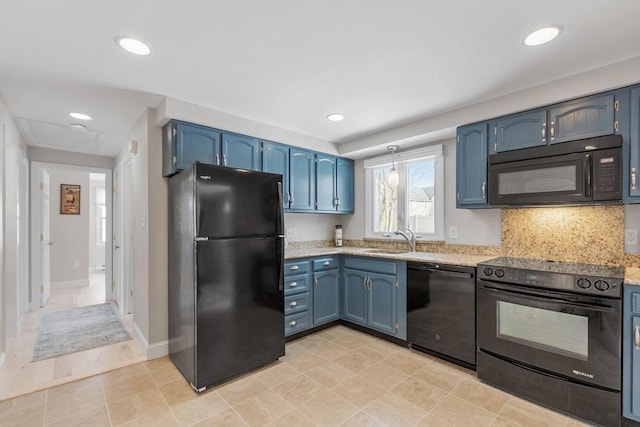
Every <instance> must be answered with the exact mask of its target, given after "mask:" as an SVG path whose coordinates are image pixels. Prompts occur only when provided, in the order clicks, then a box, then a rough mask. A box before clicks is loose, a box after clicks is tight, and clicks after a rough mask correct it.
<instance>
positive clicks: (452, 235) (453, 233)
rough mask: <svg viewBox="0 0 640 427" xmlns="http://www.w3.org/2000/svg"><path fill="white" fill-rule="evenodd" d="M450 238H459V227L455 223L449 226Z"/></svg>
mask: <svg viewBox="0 0 640 427" xmlns="http://www.w3.org/2000/svg"><path fill="white" fill-rule="evenodd" d="M449 238H450V239H457V238H458V227H456V226H455V225H452V226H450V227H449Z"/></svg>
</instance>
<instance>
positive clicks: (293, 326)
mask: <svg viewBox="0 0 640 427" xmlns="http://www.w3.org/2000/svg"><path fill="white" fill-rule="evenodd" d="M310 327H311V318H310V317H309V312H308V311H303V312H301V313H297V314H292V315H290V316H285V317H284V335H285V336H289V335H293V334H297V333H298V332H302V331H304V330H305V329H309V328H310Z"/></svg>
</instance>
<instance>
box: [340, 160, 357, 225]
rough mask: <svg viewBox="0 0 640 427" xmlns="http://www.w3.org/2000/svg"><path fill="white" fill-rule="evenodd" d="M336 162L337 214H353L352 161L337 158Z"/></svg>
mask: <svg viewBox="0 0 640 427" xmlns="http://www.w3.org/2000/svg"><path fill="white" fill-rule="evenodd" d="M336 162H337V163H336V204H337V205H338V212H340V213H353V170H354V169H353V160H351V159H343V158H340V157H339V158H338V159H337V161H336Z"/></svg>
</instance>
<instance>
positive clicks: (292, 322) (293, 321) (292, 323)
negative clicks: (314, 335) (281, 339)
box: [289, 320, 298, 326]
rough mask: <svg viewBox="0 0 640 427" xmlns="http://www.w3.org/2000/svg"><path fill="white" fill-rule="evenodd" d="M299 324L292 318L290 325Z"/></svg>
mask: <svg viewBox="0 0 640 427" xmlns="http://www.w3.org/2000/svg"><path fill="white" fill-rule="evenodd" d="M297 324H298V322H296V321H295V320H292V321H291V322H289V326H296V325H297Z"/></svg>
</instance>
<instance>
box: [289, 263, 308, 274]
mask: <svg viewBox="0 0 640 427" xmlns="http://www.w3.org/2000/svg"><path fill="white" fill-rule="evenodd" d="M309 264H310V262H309V261H308V260H304V261H302V260H294V261H287V262H285V263H284V275H285V276H289V275H291V274H302V273H308V272H309Z"/></svg>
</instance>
